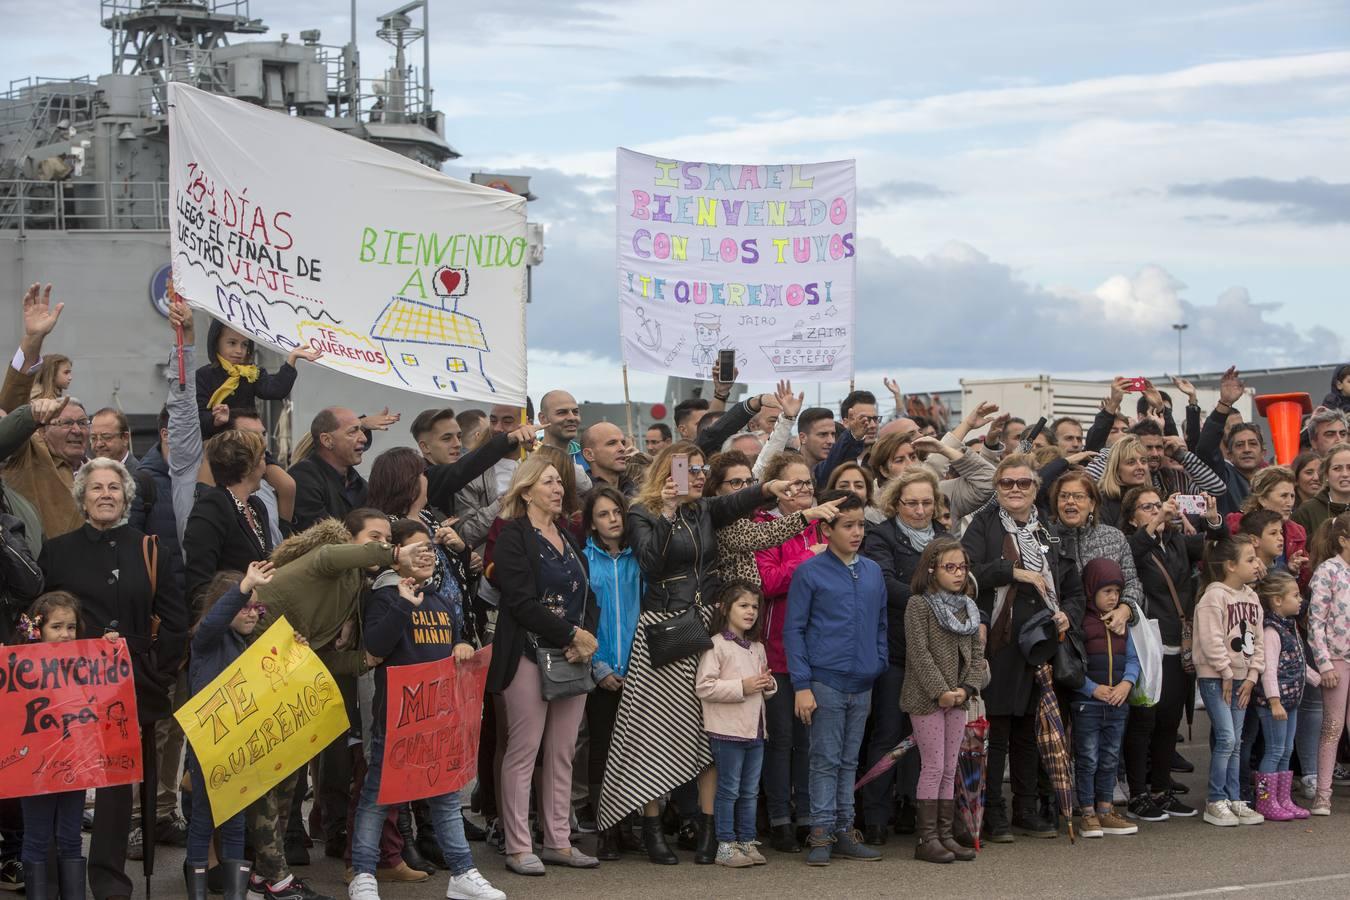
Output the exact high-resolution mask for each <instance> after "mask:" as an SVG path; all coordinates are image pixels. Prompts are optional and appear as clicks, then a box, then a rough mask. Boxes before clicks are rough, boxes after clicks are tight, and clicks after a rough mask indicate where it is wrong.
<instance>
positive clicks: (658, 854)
mask: <svg viewBox="0 0 1350 900" xmlns="http://www.w3.org/2000/svg"><path fill="white" fill-rule="evenodd" d="M642 844H643V846H644V847H646V848H647V859H649V860H651V861H652V862H654V863H656V864H657V865H661V866H673V865H676V864H677V863H679V861H680V858H679V857H678V856H676V855H675V853H674V851H672V850H671V849H670V848H669V847H667V846H666V836H665V834H664V833H663V832H662V829H661V817H660V816H643V817H642Z"/></svg>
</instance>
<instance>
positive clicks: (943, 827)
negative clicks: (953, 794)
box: [937, 800, 975, 862]
mask: <svg viewBox="0 0 1350 900" xmlns="http://www.w3.org/2000/svg"><path fill="white" fill-rule="evenodd" d="M937 805H938V811H937V836H938V842H939V843H941V844H942V846H944V847H946V848H947V849H948V850H949V851H951V854H952V856H955V857H956V858H957V859H958V860H960V861H961V862H970V861H971V860H973V859H974V858H975V851H974V850H967V849H966V848H965V847H963V846H961V844H960V843H958V842H957V840H956V838H955V837H953V836H952V820H953V819H954V817H955V815H956V801H955V800H939V801H938V802H937Z"/></svg>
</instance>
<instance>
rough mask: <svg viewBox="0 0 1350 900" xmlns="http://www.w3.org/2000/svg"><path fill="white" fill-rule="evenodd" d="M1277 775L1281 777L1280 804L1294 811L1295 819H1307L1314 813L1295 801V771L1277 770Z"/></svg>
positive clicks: (1278, 793) (1278, 795)
mask: <svg viewBox="0 0 1350 900" xmlns="http://www.w3.org/2000/svg"><path fill="white" fill-rule="evenodd" d="M1275 777H1276V778H1278V779H1279V788H1278V789H1277V793H1276V795H1277V797H1278V799H1279V801H1280V805H1281V806H1283V807H1284V808H1285V809H1286V810H1287V811H1289V812H1291V813H1293V814H1294V818H1295V819H1306V818H1308V816H1310V815H1312V813H1310V812H1308V811H1307V810H1306V809H1304V808H1303V807H1301V806H1299V805H1298V804H1297V803H1295V802H1294V793H1293V791H1294V773H1293V772H1292V771H1291V772H1277V773H1275Z"/></svg>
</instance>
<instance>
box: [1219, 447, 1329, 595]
mask: <svg viewBox="0 0 1350 900" xmlns="http://www.w3.org/2000/svg"><path fill="white" fill-rule="evenodd" d="M1251 483H1252V492H1251V493H1250V494H1248V495H1247V498H1246V499H1245V500H1243V501H1242V511H1241V512H1235V513H1229V514H1228V515H1227V516H1225V517H1224V524H1226V525H1227V526H1228V530H1229V532H1230V533H1232V534H1237V533H1238V528H1239V527H1241V525H1242V520H1243V518H1244V517H1245V516H1246V515H1247V514H1248V513H1252V512H1255V511H1256V510H1258V509H1268V510H1270V511H1271V512H1274V513H1278V514H1279V516H1280V521H1281V522H1282V523H1283V528H1284V552H1283V553H1282V554H1281V555H1280V556H1281V558H1282V561H1283V564H1284V565H1285V566H1286V567H1287V568H1288V569H1289V572H1290V574H1292V575H1293V576H1294V577H1295V578H1297V579H1298V580H1299V585H1300V586H1301V587H1307V584H1308V579H1309V578H1311V577H1312V568H1311V567H1309V566H1308V532H1307V531H1305V530H1304V529H1303V526H1302V525H1300V524H1298V523H1297V522H1295V521H1294V520H1293V519H1292V518H1290V517H1291V516H1293V514H1294V509H1295V507H1296V506H1297V505H1298V479H1297V478H1296V477H1295V476H1294V470H1293V469H1291V468H1289V467H1288V466H1266V467H1265V468H1264V469H1261V470H1260V471H1258V472H1257V473H1256V474H1255V475H1253V476H1252V482H1251ZM1272 524H1273V523H1272ZM1281 558H1277V559H1276V563H1277V564H1278V563H1280V562H1281Z"/></svg>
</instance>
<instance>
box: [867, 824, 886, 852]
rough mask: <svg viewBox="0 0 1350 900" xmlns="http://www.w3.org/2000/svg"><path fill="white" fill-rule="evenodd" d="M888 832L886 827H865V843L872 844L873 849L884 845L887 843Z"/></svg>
mask: <svg viewBox="0 0 1350 900" xmlns="http://www.w3.org/2000/svg"><path fill="white" fill-rule="evenodd" d="M887 830H888V829H887V828H886V826H885V825H864V826H863V843H864V844H870V845H871V846H873V847H880V846H882V845H884V844H885V843H886V831H887Z"/></svg>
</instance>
